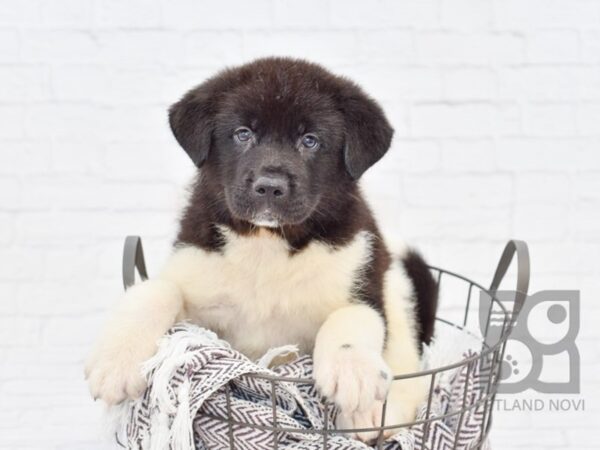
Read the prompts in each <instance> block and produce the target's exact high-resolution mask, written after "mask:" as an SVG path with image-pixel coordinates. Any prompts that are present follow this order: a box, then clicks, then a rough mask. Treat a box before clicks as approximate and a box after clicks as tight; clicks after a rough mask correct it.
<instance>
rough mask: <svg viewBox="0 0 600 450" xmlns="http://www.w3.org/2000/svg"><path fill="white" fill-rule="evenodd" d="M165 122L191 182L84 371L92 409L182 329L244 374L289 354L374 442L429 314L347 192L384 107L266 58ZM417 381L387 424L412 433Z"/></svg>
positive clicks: (407, 270) (432, 299)
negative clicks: (174, 231) (283, 349)
mask: <svg viewBox="0 0 600 450" xmlns="http://www.w3.org/2000/svg"><path fill="white" fill-rule="evenodd" d="M169 118H170V124H171V128H172V130H173V133H174V135H175V137H176V139H177V141H178V142H179V144H180V145H181V146H182V147H183V149H184V150H185V151H186V152H187V153H188V155H189V156H190V157H191V159H192V160H193V162H194V163H195V165H196V166H197V167H198V168H199V169H201V170H199V172H198V177H197V180H196V182H195V185H194V188H193V192H192V196H191V200H190V202H189V205H188V206H187V208H186V210H185V212H184V214H183V217H182V219H181V224H180V231H179V235H178V237H177V240H176V243H175V245H174V249H173V253H172V255H171V256H170V258H169V259H168V261H167V263H166V265H165V267H164V269H163V270H162V271H161V272H160V273H159V275H158V276H157V277H156V278H154V279H152V280H148V281H145V282H143V283H140V284H138V285H136V286H134V287H132V288H131V289H129V290H128V291H127V293H126V294H125V298H124V299H123V300H122V301H121V302H120V303H119V305H118V308H117V310H116V311H115V313H114V315H113V316H112V318H111V320H110V321H109V323H108V326H107V327H106V329H105V330H104V332H103V334H102V335H101V337H100V339H99V341H98V343H97V345H96V347H95V349H94V351H93V353H92V355H91V357H90V358H89V360H88V362H87V364H86V374H87V377H88V380H89V384H90V389H91V392H92V395H93V396H94V397H96V398H101V399H103V400H105V401H106V402H107V403H109V404H114V403H118V402H120V401H122V400H124V399H125V398H127V397H137V396H139V395H141V393H142V391H143V389H144V387H145V382H144V379H143V378H142V376H141V373H140V366H141V364H142V362H144V361H145V360H146V359H148V358H149V357H151V356H152V355H153V354H154V353H155V351H156V348H157V340H158V339H159V338H160V337H161V336H162V335H163V334H164V333H165V332H166V331H167V330H168V329H169V327H170V326H171V325H173V324H174V323H175V322H176V321H179V320H189V321H192V322H194V323H197V324H199V325H201V326H204V327H207V328H209V329H212V330H214V331H215V332H217V333H218V334H219V336H220V337H222V338H223V339H225V340H227V341H229V342H230V343H231V344H232V346H233V347H234V348H236V349H238V350H240V351H241V352H243V353H245V354H246V355H248V356H249V357H251V358H257V357H259V356H261V355H262V354H263V353H264V352H265V351H266V350H268V349H269V348H271V347H274V346H279V345H284V344H290V343H296V344H298V346H299V347H300V349H301V351H303V352H305V353H312V354H313V356H314V364H315V366H314V376H315V380H316V383H317V386H318V388H319V389H320V390H321V392H322V393H323V394H324V395H325V396H326V397H327V398H329V399H330V400H332V401H334V402H335V403H336V404H337V405H338V407H339V408H340V414H339V422H338V425H339V426H342V427H344V428H346V427H352V428H363V427H373V426H378V425H379V424H380V412H381V406H382V402H383V401H384V399H385V396H386V394H387V393H388V389H389V387H390V380H391V376H392V374H394V375H397V374H406V373H412V372H416V371H418V370H419V367H420V345H421V343H422V342H428V341H429V339H430V338H431V335H432V333H433V321H434V316H435V310H436V304H437V289H436V284H435V281H434V280H433V278H432V276H431V274H430V273H429V271H428V269H427V266H426V265H425V263H424V262H423V260H422V259H421V257H420V256H419V255H418V254H417V253H415V252H413V251H410V250H405V251H404V252H403V253H402V254H401V255H395V256H392V255H391V254H390V252H389V251H388V249H387V248H386V245H385V243H384V240H383V238H382V236H381V235H380V232H379V230H378V228H377V225H376V223H375V220H374V218H373V216H372V214H371V212H370V210H369V208H368V206H367V204H366V203H365V201H364V199H363V197H362V196H361V193H360V190H359V187H358V185H357V181H358V179H359V178H360V176H361V175H362V174H363V172H364V171H365V170H367V169H368V168H369V167H370V166H371V165H373V164H374V163H375V162H377V161H378V160H379V159H380V158H381V157H382V156H383V155H384V154H385V153H386V151H387V150H388V148H389V146H390V141H391V139H392V134H393V129H392V127H391V126H390V124H389V123H388V121H387V119H386V117H385V116H384V113H383V111H382V110H381V108H380V107H379V105H378V104H377V103H376V102H375V101H374V100H372V99H371V98H369V97H368V96H367V95H366V94H365V93H364V92H363V91H362V90H361V89H360V88H359V87H358V86H357V85H355V84H353V83H352V82H350V81H348V80H347V79H344V78H341V77H338V76H335V75H333V74H331V73H329V72H328V71H326V70H325V69H323V68H322V67H320V66H318V65H315V64H311V63H308V62H305V61H302V60H294V59H286V58H267V59H260V60H257V61H255V62H252V63H250V64H246V65H243V66H241V67H237V68H233V69H227V70H224V71H222V72H220V73H219V74H217V75H216V76H215V77H213V78H211V79H209V80H207V81H206V82H204V83H203V84H201V85H200V86H198V87H196V88H195V89H192V90H191V91H190V92H188V93H187V94H186V95H185V96H184V97H183V98H182V99H181V100H180V101H179V102H178V103H176V104H175V105H173V106H172V107H171V110H170V117H169ZM423 381H424V380H419V379H415V380H411V381H402V382H394V383H393V385H392V387H391V389H390V391H389V394H388V407H387V411H386V417H387V420H386V423H388V424H391V423H404V422H408V421H411V420H413V419H414V416H415V410H416V407H417V405H418V404H419V403H420V402H421V401H422V400H423V398H424V395H425V393H426V386H425V383H424V382H423ZM372 437H374V433H363V434H361V435H359V438H361V439H364V440H368V439H371V438H372Z"/></svg>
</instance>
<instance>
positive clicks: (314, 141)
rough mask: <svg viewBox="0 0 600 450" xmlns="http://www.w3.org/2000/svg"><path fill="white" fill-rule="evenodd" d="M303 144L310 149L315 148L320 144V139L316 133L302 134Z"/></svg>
mask: <svg viewBox="0 0 600 450" xmlns="http://www.w3.org/2000/svg"><path fill="white" fill-rule="evenodd" d="M302 146H303V147H304V148H307V149H309V150H315V149H316V148H317V147H318V146H319V139H318V138H317V137H316V136H315V135H314V134H305V135H304V136H302Z"/></svg>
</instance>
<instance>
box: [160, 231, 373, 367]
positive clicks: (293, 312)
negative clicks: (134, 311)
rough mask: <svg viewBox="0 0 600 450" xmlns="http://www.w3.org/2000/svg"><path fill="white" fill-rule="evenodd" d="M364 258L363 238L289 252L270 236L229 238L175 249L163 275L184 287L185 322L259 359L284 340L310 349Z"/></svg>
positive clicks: (345, 298)
mask: <svg viewBox="0 0 600 450" xmlns="http://www.w3.org/2000/svg"><path fill="white" fill-rule="evenodd" d="M368 258H369V245H368V239H367V238H366V237H361V236H357V238H355V240H354V241H352V242H351V243H350V244H348V245H347V246H345V247H342V248H335V249H334V248H331V247H327V246H325V245H322V244H319V243H313V244H310V245H309V246H308V247H307V248H306V249H304V250H303V251H301V252H298V253H295V254H291V253H290V252H289V249H288V248H287V246H286V245H285V243H284V242H283V241H282V240H281V239H279V238H277V237H274V236H271V235H262V236H257V237H244V238H241V237H237V236H234V237H229V238H228V241H227V245H226V248H225V251H224V252H223V253H221V254H215V253H206V252H204V251H202V250H200V249H197V248H193V247H187V248H182V249H179V250H177V251H176V252H175V253H174V255H173V256H172V258H171V261H170V262H169V264H168V265H167V268H166V269H165V271H164V272H163V274H162V276H163V277H167V278H170V279H174V281H176V282H177V283H178V284H179V286H180V287H181V288H182V290H183V293H184V298H185V302H186V305H185V308H186V312H187V315H188V318H189V319H190V320H192V321H194V322H196V323H198V324H200V325H203V326H206V327H208V328H211V329H213V330H214V331H216V332H217V333H219V334H220V336H221V337H223V338H224V339H226V340H228V341H229V342H230V343H231V344H232V345H233V346H234V347H236V348H237V349H239V350H241V351H243V352H244V353H246V354H248V355H249V356H253V357H258V356H260V355H261V354H262V353H264V351H266V350H267V349H269V348H271V347H273V346H277V345H285V344H298V345H299V346H300V348H301V350H302V351H304V352H309V351H310V350H311V349H312V345H313V343H314V338H315V335H316V333H317V331H318V329H319V327H320V326H321V324H322V323H323V322H324V321H325V320H326V318H327V316H328V315H329V314H330V313H331V312H332V311H334V310H335V309H337V308H340V307H343V306H345V305H347V304H348V303H349V302H350V301H352V296H353V290H354V289H355V287H356V282H357V277H358V276H360V272H361V269H362V268H363V267H364V265H365V264H366V263H367V262H368Z"/></svg>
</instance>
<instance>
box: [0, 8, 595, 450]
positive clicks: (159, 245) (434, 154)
mask: <svg viewBox="0 0 600 450" xmlns="http://www.w3.org/2000/svg"><path fill="white" fill-rule="evenodd" d="M272 54H277V55H292V56H299V57H304V58H308V59H311V60H314V61H317V62H321V63H323V64H325V65H326V66H327V67H329V68H331V69H332V70H334V71H336V72H339V73H342V74H345V75H348V76H350V77H351V78H353V79H355V80H356V81H357V82H359V83H360V84H362V85H363V86H364V87H365V88H366V90H367V91H368V92H370V93H371V94H372V95H373V96H374V97H376V98H377V99H379V100H380V101H381V102H382V104H383V105H384V107H385V109H386V111H387V113H388V114H389V117H390V119H391V121H392V123H393V125H394V127H395V129H396V135H395V140H394V144H393V149H392V150H391V151H390V153H389V154H388V156H386V157H385V159H384V160H383V161H382V162H381V163H380V164H379V165H378V166H377V167H376V168H374V169H373V170H372V171H371V172H370V173H369V174H368V175H367V176H366V178H365V179H364V185H365V190H366V192H367V193H368V195H369V198H370V199H371V203H372V205H373V207H374V209H375V210H376V212H377V213H378V216H379V217H380V221H381V224H382V225H383V227H384V229H386V230H389V232H390V233H391V234H393V235H394V236H400V237H402V238H404V239H406V240H408V241H409V242H411V243H412V244H414V245H416V246H418V247H419V248H421V249H422V250H423V252H424V254H425V255H426V256H427V258H428V259H429V261H430V262H431V263H433V264H437V265H441V266H444V267H447V268H450V269H454V270H456V271H458V272H461V273H464V274H466V275H468V276H472V277H474V278H476V279H477V280H480V281H482V282H483V283H484V284H487V283H488V282H489V281H490V279H491V275H492V271H493V267H494V265H495V262H496V259H497V258H498V257H499V255H500V252H501V249H502V246H503V244H504V242H505V241H506V240H507V239H508V238H511V237H517V238H520V239H525V240H527V241H528V242H529V244H530V248H531V257H532V268H533V279H532V291H534V292H535V291H537V290H541V289H550V288H565V289H567V288H570V289H580V290H581V291H582V324H581V332H580V336H579V339H578V344H579V348H580V352H581V356H582V394H581V397H578V396H575V397H574V398H584V399H585V401H586V403H585V407H586V412H585V413H581V412H576V413H557V412H549V411H541V412H536V413H515V412H512V413H509V412H504V413H499V414H497V416H496V421H495V424H494V444H495V448H497V449H512V448H528V449H550V448H573V449H584V448H590V449H591V448H598V442H600V433H599V432H598V431H597V423H598V422H599V421H600V412H599V409H598V389H599V386H600V384H599V381H598V378H597V372H598V370H599V369H600V350H599V348H598V345H597V341H598V338H599V337H600V326H599V325H598V320H599V318H600V317H599V316H600V314H599V312H600V306H599V303H598V289H599V288H600V286H599V285H598V283H597V280H598V277H599V276H600V263H599V261H600V258H599V256H600V145H599V144H600V1H595V0H501V1H500V0H499V1H492V0H448V1H444V0H399V1H392V0H390V1H377V2H367V1H364V2H359V1H348V0H329V1H317V0H303V1H297V2H293V1H275V0H252V1H233V0H220V1H219V2H201V1H192V0H189V1H182V0H176V1H168V2H167V1H166V0H164V1H161V0H147V1H141V0H137V1H125V0H121V1H117V0H115V1H112V0H54V1H42V0H19V1H17V0H13V1H8V0H2V1H0V266H1V269H0V448H6V449H15V448H19V449H20V448H40V449H54V448H57V449H58V448H61V449H91V448H111V447H112V445H111V444H110V443H102V442H100V443H99V441H98V439H97V437H98V436H99V435H100V434H101V432H100V428H101V427H100V423H101V422H100V416H101V412H102V409H101V407H100V406H99V405H97V404H94V403H93V402H92V401H91V400H90V398H89V396H88V394H87V390H86V387H85V384H84V382H83V376H82V361H83V358H84V355H85V354H86V352H87V350H88V348H89V346H90V342H91V341H92V339H93V337H94V336H95V334H96V332H97V330H98V327H99V326H100V324H101V322H102V321H103V319H104V317H105V312H106V311H107V309H108V308H109V307H110V305H111V304H113V303H114V302H116V301H117V300H118V298H119V294H120V292H121V281H120V258H121V246H122V240H123V237H124V236H125V235H127V234H132V233H134V234H139V235H142V236H143V237H144V239H145V244H146V253H147V259H148V262H149V266H150V270H151V272H155V271H156V269H157V267H158V266H159V265H160V264H161V262H162V261H163V260H164V257H165V256H166V254H167V252H168V250H169V245H170V242H171V240H172V239H173V236H174V232H175V225H176V218H177V211H178V210H179V208H180V206H181V197H182V195H181V194H182V192H183V188H184V186H185V184H186V182H187V181H188V179H189V178H190V176H191V175H192V173H193V168H192V164H191V163H190V161H189V160H188V159H187V156H186V155H185V154H184V152H183V151H182V150H181V149H179V148H178V146H177V145H176V143H175V141H174V139H173V138H172V137H171V135H170V132H169V129H168V125H167V119H166V118H167V116H166V109H167V107H168V105H169V104H170V103H172V102H174V101H175V100H177V99H178V97H179V96H180V95H181V94H182V93H183V92H184V91H186V90H187V89H188V88H190V87H192V86H193V85H195V84H198V83H199V82H201V81H202V80H204V79H205V78H206V77H207V76H209V75H210V74H212V73H214V72H215V71H216V70H218V69H219V68H222V67H223V66H224V65H227V64H238V63H241V62H244V61H249V60H251V59H252V58H254V57H257V56H261V55H272ZM551 367H556V369H557V370H558V369H561V368H562V369H564V366H563V367H561V364H557V365H555V366H551ZM533 397H535V398H544V399H548V398H549V397H548V396H541V395H533ZM555 397H556V396H555ZM109 442H110V441H109Z"/></svg>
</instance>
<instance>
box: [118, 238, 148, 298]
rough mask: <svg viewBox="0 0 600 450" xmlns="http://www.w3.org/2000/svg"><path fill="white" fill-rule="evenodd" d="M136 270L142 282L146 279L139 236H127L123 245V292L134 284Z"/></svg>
mask: <svg viewBox="0 0 600 450" xmlns="http://www.w3.org/2000/svg"><path fill="white" fill-rule="evenodd" d="M136 269H137V272H138V274H139V275H140V278H141V279H142V280H147V279H148V272H147V271H146V261H145V260H144V249H143V248H142V238H141V237H139V236H127V237H126V238H125V245H124V246H123V286H124V287H125V290H127V288H130V287H131V286H133V285H134V284H135V270H136Z"/></svg>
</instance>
